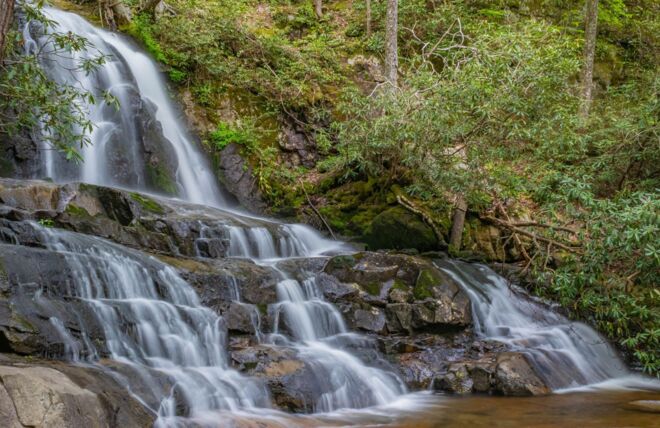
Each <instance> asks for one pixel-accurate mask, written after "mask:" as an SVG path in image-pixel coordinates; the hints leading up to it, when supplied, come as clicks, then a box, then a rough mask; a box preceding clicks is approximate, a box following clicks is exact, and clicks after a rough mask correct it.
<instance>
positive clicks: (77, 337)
mask: <svg viewBox="0 0 660 428" xmlns="http://www.w3.org/2000/svg"><path fill="white" fill-rule="evenodd" d="M45 10H46V13H47V15H48V16H49V18H51V19H53V20H54V21H57V22H58V23H59V28H58V30H59V31H71V32H73V33H76V34H79V35H81V36H84V37H85V38H87V39H88V40H89V41H90V42H91V43H92V44H93V45H94V46H95V48H96V49H98V50H99V51H100V52H101V53H103V54H106V55H109V56H110V61H109V62H108V63H107V64H105V65H104V66H103V67H102V68H101V69H100V70H97V71H96V72H94V73H92V74H90V75H86V74H85V73H82V72H78V71H69V70H71V69H75V68H76V64H77V62H78V60H79V59H80V58H81V57H83V56H86V55H93V53H92V52H83V53H80V54H78V56H76V55H72V56H70V57H66V56H64V57H62V56H60V55H52V56H50V57H49V55H48V53H47V52H46V54H45V56H44V59H43V62H42V64H43V66H44V68H45V69H46V71H47V72H48V73H49V75H50V76H51V77H52V78H53V79H54V80H55V81H58V82H61V83H67V84H72V85H82V87H84V88H85V89H86V90H92V91H93V92H95V93H96V94H97V95H100V94H101V91H104V90H107V91H109V92H110V93H112V94H113V95H114V96H115V97H116V98H117V99H118V100H119V102H120V104H121V109H120V110H119V111H116V110H115V109H114V107H112V106H109V105H106V104H103V103H101V104H93V105H87V106H86V108H87V109H88V110H89V114H90V116H89V118H90V119H91V120H92V122H94V124H95V125H96V127H95V129H94V131H93V132H92V134H91V135H90V138H91V141H92V143H93V144H92V145H90V146H88V147H85V148H84V149H83V152H82V155H83V157H84V164H83V165H82V166H76V165H72V164H70V163H68V162H66V160H64V159H63V158H62V157H61V156H60V155H58V154H57V153H55V152H54V151H52V150H49V148H47V147H45V148H46V149H47V150H44V153H45V156H44V170H43V172H42V176H43V177H50V178H53V179H54V180H56V181H64V182H67V181H74V180H81V181H84V182H89V183H93V184H99V185H106V186H119V187H128V188H132V189H138V190H144V189H147V190H148V189H149V183H148V181H149V180H150V171H149V166H148V165H149V162H148V160H147V159H145V156H146V155H145V153H147V152H148V151H149V150H147V149H146V148H147V147H151V148H153V147H154V146H157V147H159V148H160V149H163V150H165V151H164V153H168V148H169V149H171V153H172V154H173V158H174V159H173V162H174V164H175V165H176V182H177V186H178V196H179V197H181V198H182V199H185V200H187V201H190V202H194V203H197V204H206V205H211V206H215V207H223V205H224V204H223V199H222V196H221V191H220V189H219V187H218V185H217V184H216V181H215V179H214V177H213V174H212V173H211V171H210V169H209V168H208V166H207V164H206V162H205V160H204V159H203V157H202V156H201V155H200V154H199V152H198V151H197V150H196V148H195V147H194V144H193V143H192V138H191V137H190V135H189V134H188V132H187V131H186V129H185V127H184V126H183V125H182V122H181V121H180V120H179V117H178V116H179V114H178V112H177V109H176V106H175V105H174V104H173V103H172V102H171V100H170V97H169V96H168V94H167V91H166V85H165V81H164V80H163V78H162V77H161V76H160V74H159V72H158V69H157V66H156V65H155V63H154V62H153V61H152V60H151V59H149V58H148V57H147V56H146V55H145V54H143V53H141V52H140V51H139V50H137V49H135V48H134V47H133V46H132V45H131V43H130V42H129V41H127V40H126V39H124V38H122V37H121V36H119V35H116V34H113V33H110V32H107V31H104V30H100V29H97V28H94V27H93V26H91V25H90V24H89V23H87V22H86V21H85V20H83V19H82V18H80V17H78V16H76V15H73V14H70V13H65V12H61V11H58V10H56V9H51V8H46V9H45ZM31 30H33V29H31V28H30V25H27V26H26V28H25V31H24V35H25V40H26V44H25V49H26V52H27V53H31V52H35V51H36V50H37V49H40V48H42V47H43V46H44V44H47V43H48V42H47V37H45V36H41V37H36V38H33V37H32V34H35V31H31ZM36 33H38V31H37V32H36ZM46 51H47V49H46ZM44 132H46V131H45V130H44ZM200 209H202V207H200ZM227 213H229V214H231V215H233V214H232V213H231V212H230V211H226V210H225V211H224V215H227ZM234 214H235V215H236V218H235V219H234V220H235V222H233V223H232V226H228V225H224V224H218V225H216V224H211V223H213V221H210V222H209V224H202V225H201V226H200V230H201V232H200V238H199V243H200V244H205V245H206V247H207V249H208V247H210V246H212V245H216V244H217V243H218V242H219V241H220V242H222V241H223V240H224V239H226V240H227V241H228V242H229V248H228V251H227V253H226V256H228V257H234V258H248V259H251V260H253V261H254V262H255V263H257V264H259V265H261V266H262V267H264V268H267V269H270V270H272V271H273V272H274V273H275V275H276V277H277V278H279V282H278V284H277V297H278V302H273V307H274V310H275V311H276V320H275V323H274V325H273V329H272V331H270V332H264V331H261V330H260V329H261V320H260V315H259V311H258V310H257V308H255V307H253V308H249V310H250V311H251V314H252V315H251V316H252V322H253V327H254V330H255V336H256V340H257V342H259V343H261V344H264V345H267V346H273V347H279V346H281V347H287V348H290V349H293V350H295V352H296V356H297V358H299V359H300V360H301V361H303V362H304V363H305V364H306V365H308V366H309V367H311V372H312V373H313V379H314V383H315V385H314V391H315V392H314V394H313V396H312V397H309V398H310V400H312V402H313V403H312V407H313V410H315V411H333V410H337V409H341V408H361V407H367V406H374V405H385V404H390V403H391V402H392V401H394V400H395V398H396V397H397V396H399V395H401V394H403V393H405V391H406V388H405V386H404V384H403V382H402V381H401V380H400V379H399V378H398V377H397V376H396V375H395V374H394V373H393V372H392V371H390V370H388V368H387V363H386V362H384V361H382V359H379V356H378V355H379V354H378V352H376V351H375V349H374V348H375V347H374V345H373V343H371V341H370V340H369V339H368V338H366V337H364V336H361V335H358V334H354V333H351V332H349V331H348V329H347V327H346V325H345V323H344V320H343V318H342V316H341V314H340V313H339V311H338V310H337V309H336V308H335V307H334V306H333V305H331V304H330V303H328V302H326V301H325V300H324V299H323V293H322V292H321V291H320V290H319V286H318V284H317V283H316V280H315V277H314V275H312V274H309V275H305V274H304V273H301V272H298V274H299V275H297V276H296V278H293V277H292V275H290V274H288V273H285V270H286V269H283V268H281V266H279V263H281V262H282V261H283V260H284V259H287V258H297V257H304V258H309V257H317V256H323V255H324V254H327V253H328V252H333V251H338V250H341V249H342V244H341V243H338V242H334V241H330V240H327V239H325V238H323V237H321V236H320V234H318V233H317V232H316V231H314V230H313V229H311V228H309V227H306V226H302V225H284V224H279V223H276V222H273V221H270V220H265V219H256V220H258V221H257V222H255V223H259V225H253V224H251V223H250V221H248V220H249V216H248V215H246V214H245V213H234ZM210 216H211V217H212V214H210ZM220 223H221V222H220ZM32 227H34V228H35V229H37V230H39V231H40V232H39V233H41V235H42V241H43V244H44V245H45V246H46V247H47V248H48V249H50V250H51V251H54V252H57V253H59V254H62V255H63V257H64V260H65V261H66V264H67V266H68V269H71V270H72V271H73V272H75V278H74V280H73V281H72V282H71V283H70V284H69V287H68V289H67V291H66V296H64V297H66V298H67V299H74V300H76V301H79V302H81V304H82V305H83V306H84V307H86V308H88V309H90V310H91V311H92V312H93V313H94V314H95V317H96V319H97V321H98V324H99V325H100V326H101V330H102V336H103V338H104V341H105V348H106V349H99V347H98V346H97V344H96V343H95V341H94V340H92V339H90V337H89V334H88V332H87V331H86V330H85V328H84V323H83V322H82V321H80V322H78V324H79V325H80V327H81V328H80V331H78V332H76V334H72V332H71V331H70V329H69V328H68V327H67V326H66V325H65V324H64V323H63V322H62V320H61V319H60V318H59V317H58V316H57V315H56V314H54V315H53V316H51V317H50V318H48V322H49V323H50V325H52V328H53V329H54V331H56V332H57V334H58V335H59V336H60V337H61V342H62V345H63V356H64V357H66V358H67V359H69V360H71V361H73V362H79V361H89V362H96V361H98V359H99V356H100V355H105V354H108V355H109V356H110V357H112V359H114V360H116V361H119V362H121V363H122V364H124V365H125V366H126V367H129V370H130V374H128V375H126V374H120V373H119V372H116V373H115V376H116V377H117V379H119V380H120V381H121V382H123V383H125V384H126V386H127V388H128V389H129V390H130V391H133V388H132V386H133V382H132V381H131V378H132V377H135V378H139V379H140V380H141V383H142V384H143V385H149V390H150V391H148V392H149V393H144V391H142V392H136V391H133V393H134V394H135V395H137V396H138V398H139V399H140V401H142V402H143V403H145V404H147V405H148V406H149V407H150V408H151V409H152V410H153V411H154V412H155V413H157V414H158V415H159V422H158V423H162V424H163V425H168V424H172V425H177V424H179V422H180V420H178V419H177V418H178V417H180V416H187V417H192V418H198V419H204V418H205V417H207V416H208V415H209V413H211V414H212V413H213V412H218V411H223V410H230V411H237V410H241V409H254V408H260V409H263V408H267V407H269V405H270V401H269V397H268V392H267V391H266V389H265V387H264V386H263V385H262V384H261V383H259V382H258V381H256V380H254V379H251V378H248V377H245V376H242V375H240V374H239V373H238V372H237V371H234V370H233V369H231V368H230V366H229V363H228V357H227V350H226V348H225V343H226V327H225V326H224V320H223V319H222V317H220V316H218V315H217V314H216V313H215V312H214V311H212V310H211V309H209V308H205V307H203V306H202V305H201V304H200V301H199V298H198V296H197V295H196V293H195V291H194V290H193V289H192V287H191V286H190V285H189V284H188V283H186V281H184V280H183V279H182V278H181V277H180V276H179V275H178V274H177V273H176V271H175V270H174V269H172V268H171V267H169V266H168V265H165V264H163V263H161V262H159V261H157V260H155V259H153V258H151V257H148V256H146V255H144V254H142V253H139V252H138V251H134V250H128V249H125V248H123V247H121V246H119V245H116V244H112V243H109V242H107V241H104V240H102V239H99V238H91V237H85V236H83V235H78V234H74V233H68V232H61V231H57V230H51V229H45V228H41V227H39V226H38V225H36V224H34V225H32ZM202 241H204V242H202ZM214 243H215V244H214ZM223 245H224V244H218V248H217V253H218V254H220V253H221V252H222V251H224V247H223ZM220 247H222V248H220ZM223 255H225V254H224V253H223ZM440 267H441V268H443V269H444V270H445V271H446V272H447V273H448V274H449V275H450V276H452V277H453V278H454V279H455V280H456V281H458V282H459V283H460V284H461V285H462V286H463V287H464V288H465V290H466V291H467V292H468V293H469V294H470V297H471V299H472V304H473V309H474V316H475V322H476V325H477V329H478V332H479V333H480V334H481V335H483V336H485V337H489V338H492V339H496V340H499V341H502V342H505V343H506V344H508V345H509V346H511V347H512V348H514V349H516V350H520V351H522V352H525V353H526V354H527V355H528V356H529V358H530V360H531V361H532V363H533V365H534V367H535V368H536V369H537V371H539V373H540V374H541V375H542V376H543V377H544V379H545V380H546V382H547V383H548V384H549V385H550V386H552V387H553V388H555V389H559V388H566V387H572V386H576V385H582V384H588V383H594V382H599V381H601V380H605V379H608V378H612V377H617V376H621V375H624V374H626V370H625V368H624V367H623V364H622V363H621V362H620V360H619V359H618V357H617V356H616V354H615V353H614V352H613V350H612V349H611V348H610V347H609V346H608V345H607V344H606V343H605V342H604V341H603V340H602V339H601V338H600V337H599V336H598V335H597V334H596V333H595V332H594V331H593V330H591V329H590V328H588V327H586V326H584V325H582V324H578V323H571V322H569V321H568V320H566V319H564V318H563V317H561V316H559V315H556V314H554V313H552V312H551V311H548V310H547V309H545V308H544V307H542V306H541V305H539V304H536V303H534V302H531V301H528V300H525V299H520V298H518V297H516V296H515V295H512V294H511V292H510V290H509V289H508V287H507V285H506V283H505V282H504V280H503V279H502V278H500V277H498V276H497V275H495V274H494V273H493V272H491V271H489V270H487V269H486V268H483V267H473V266H471V265H467V264H462V263H460V264H456V263H449V264H447V263H445V264H442V265H441V266H440ZM230 285H231V284H230ZM230 291H231V293H230V294H231V296H232V299H233V301H234V302H233V303H235V304H238V305H248V304H246V303H243V302H241V296H240V292H239V289H238V286H237V285H236V284H233V287H231V290H230ZM37 300H38V299H37ZM44 304H47V302H44ZM79 317H80V318H81V319H82V317H83V315H82V314H80V315H79ZM90 334H91V333H90ZM349 349H350V351H349ZM355 350H360V351H361V352H363V353H365V354H369V353H370V355H376V357H375V358H372V359H370V360H369V364H367V363H365V359H364V358H362V357H360V358H358V357H357V356H356V354H357V353H356V352H354V351H355ZM359 355H362V354H359ZM260 411H263V410H260ZM214 418H215V416H211V420H213V419H214ZM206 420H208V419H206Z"/></svg>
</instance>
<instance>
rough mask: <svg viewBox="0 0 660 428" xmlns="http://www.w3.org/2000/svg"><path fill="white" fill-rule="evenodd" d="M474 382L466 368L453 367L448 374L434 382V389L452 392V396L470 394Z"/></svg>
mask: <svg viewBox="0 0 660 428" xmlns="http://www.w3.org/2000/svg"><path fill="white" fill-rule="evenodd" d="M473 386H474V382H473V381H472V378H471V377H470V375H469V374H468V371H467V369H466V367H465V366H462V365H460V366H453V367H451V368H450V369H449V371H448V372H447V373H445V374H444V375H442V376H439V377H437V378H436V379H435V380H434V385H433V387H434V389H440V390H443V391H447V392H451V393H452V394H469V393H471V392H472V387H473Z"/></svg>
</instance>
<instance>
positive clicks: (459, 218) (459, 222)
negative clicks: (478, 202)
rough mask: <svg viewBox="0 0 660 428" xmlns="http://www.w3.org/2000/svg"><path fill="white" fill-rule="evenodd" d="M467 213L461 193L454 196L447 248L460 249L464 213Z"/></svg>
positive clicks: (465, 203)
mask: <svg viewBox="0 0 660 428" xmlns="http://www.w3.org/2000/svg"><path fill="white" fill-rule="evenodd" d="M466 213H467V202H466V201H465V197H463V195H458V196H457V197H456V206H455V207H454V215H453V218H452V224H451V233H450V234H449V248H451V249H452V250H453V251H460V250H461V246H462V245H463V228H464V227H465V214H466Z"/></svg>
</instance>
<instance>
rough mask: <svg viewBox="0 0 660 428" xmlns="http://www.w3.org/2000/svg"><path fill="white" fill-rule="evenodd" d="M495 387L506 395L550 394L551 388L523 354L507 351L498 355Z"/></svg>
mask: <svg viewBox="0 0 660 428" xmlns="http://www.w3.org/2000/svg"><path fill="white" fill-rule="evenodd" d="M495 389H496V390H497V391H498V392H500V393H502V394H504V395H513V396H526V395H544V394H549V393H550V389H549V388H548V387H547V385H545V384H544V383H543V381H542V380H541V379H540V378H539V376H538V375H537V374H536V373H535V372H534V370H533V369H532V367H531V366H530V364H529V362H528V361H527V359H526V358H525V356H524V355H523V354H520V353H513V352H506V353H502V354H500V355H498V356H497V366H496V368H495Z"/></svg>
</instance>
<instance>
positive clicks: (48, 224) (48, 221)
mask: <svg viewBox="0 0 660 428" xmlns="http://www.w3.org/2000/svg"><path fill="white" fill-rule="evenodd" d="M38 223H39V225H41V226H43V227H48V228H51V227H55V222H54V221H53V219H50V218H44V219H41V220H39V222H38Z"/></svg>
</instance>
